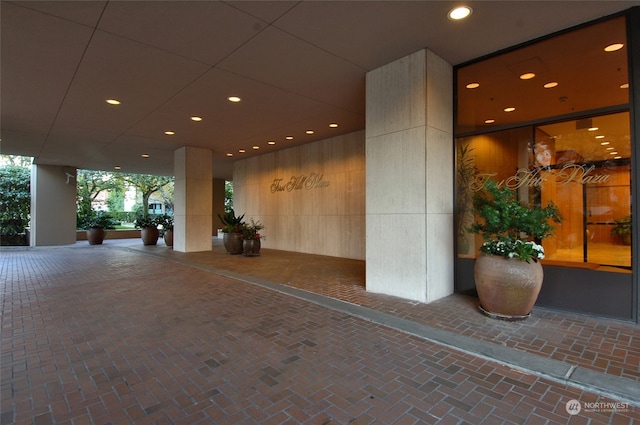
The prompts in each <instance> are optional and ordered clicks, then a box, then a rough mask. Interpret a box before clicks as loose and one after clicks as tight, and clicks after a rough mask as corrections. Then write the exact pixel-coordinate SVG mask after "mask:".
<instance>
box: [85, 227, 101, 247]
mask: <svg viewBox="0 0 640 425" xmlns="http://www.w3.org/2000/svg"><path fill="white" fill-rule="evenodd" d="M104 235H105V231H104V229H103V228H101V227H93V228H91V229H89V230H87V240H88V241H89V245H102V241H104Z"/></svg>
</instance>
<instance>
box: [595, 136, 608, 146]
mask: <svg viewBox="0 0 640 425" xmlns="http://www.w3.org/2000/svg"><path fill="white" fill-rule="evenodd" d="M596 139H604V136H603V135H602V134H601V135H599V136H596ZM604 143H607V144H609V142H602V143H600V144H601V145H602V144H604Z"/></svg>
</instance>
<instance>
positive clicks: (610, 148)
mask: <svg viewBox="0 0 640 425" xmlns="http://www.w3.org/2000/svg"><path fill="white" fill-rule="evenodd" d="M614 149H615V148H612V147H608V148H607V150H608V151H612V150H614Z"/></svg>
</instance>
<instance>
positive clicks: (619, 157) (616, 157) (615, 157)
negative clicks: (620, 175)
mask: <svg viewBox="0 0 640 425" xmlns="http://www.w3.org/2000/svg"><path fill="white" fill-rule="evenodd" d="M613 159H622V157H621V156H614V157H613Z"/></svg>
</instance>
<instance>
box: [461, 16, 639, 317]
mask: <svg viewBox="0 0 640 425" xmlns="http://www.w3.org/2000/svg"><path fill="white" fill-rule="evenodd" d="M627 53H628V52H627V49H626V29H625V20H624V18H623V17H618V18H614V19H610V20H606V21H602V22H599V23H596V24H594V25H590V26H585V27H583V28H580V29H578V30H575V31H571V32H566V33H563V34H561V35H558V36H555V37H551V38H547V39H545V40H542V41H539V42H536V43H532V44H529V45H527V46H524V47H522V48H519V49H516V50H513V51H511V52H508V53H504V54H501V55H497V56H494V57H491V58H488V59H486V60H483V61H480V62H477V63H473V64H470V65H465V66H462V67H460V68H458V69H456V79H457V85H456V98H457V108H456V152H457V155H456V168H457V178H456V234H457V244H456V254H457V256H456V257H457V259H456V290H457V291H458V292H464V291H465V290H469V289H470V288H472V281H473V278H472V274H473V273H472V271H471V269H472V266H473V260H474V259H475V258H476V257H477V255H478V253H479V247H480V244H481V243H482V240H481V238H480V237H479V236H477V235H473V234H469V233H468V232H466V230H465V229H467V228H468V227H469V226H470V224H471V223H473V220H475V217H474V216H473V213H472V211H471V208H470V207H471V199H472V196H473V192H474V191H476V190H480V189H481V188H482V185H483V182H484V181H486V179H489V178H491V179H494V180H495V181H497V182H499V183H501V184H503V185H506V186H509V187H511V188H513V189H516V190H517V193H518V197H519V198H520V199H521V200H522V201H525V202H529V203H538V204H543V205H546V204H547V202H549V201H552V202H553V203H555V204H556V206H558V208H559V210H560V212H561V214H562V216H563V222H562V225H560V226H557V231H556V233H555V235H554V236H553V237H550V238H547V239H545V240H544V241H543V246H544V248H545V253H546V257H545V260H544V261H543V264H544V265H545V285H543V293H542V294H541V299H542V300H543V303H545V304H549V305H552V306H558V307H562V308H568V309H574V310H579V311H587V312H595V313H601V314H604V315H610V316H619V317H631V314H632V313H631V310H632V306H631V303H630V301H629V299H631V298H632V296H631V294H632V293H633V291H632V279H631V272H632V249H631V243H630V237H631V215H632V206H631V199H632V191H633V190H635V188H634V187H633V185H632V160H631V153H632V146H633V143H632V138H631V136H630V117H629V81H628V70H627ZM547 266H548V267H547ZM470 282H471V283H470ZM545 288H546V289H545ZM544 291H546V292H544ZM577 298H579V300H576V299H577ZM604 298H607V299H606V301H605V302H604V303H603V302H602V301H603V299H604ZM597 304H598V305H597ZM601 304H608V305H610V306H604V307H603V306H602V305H601Z"/></svg>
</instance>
